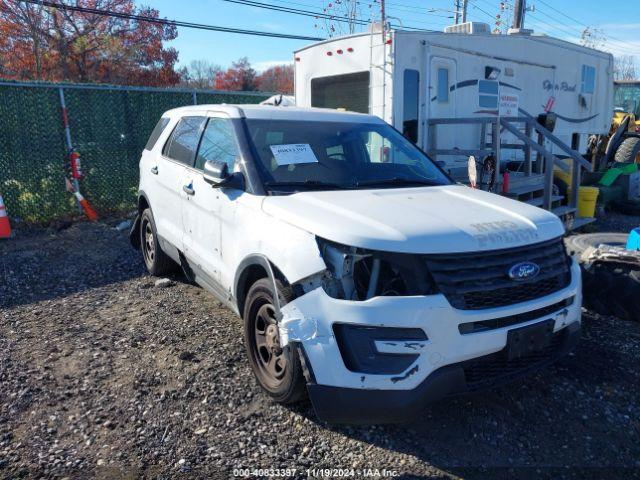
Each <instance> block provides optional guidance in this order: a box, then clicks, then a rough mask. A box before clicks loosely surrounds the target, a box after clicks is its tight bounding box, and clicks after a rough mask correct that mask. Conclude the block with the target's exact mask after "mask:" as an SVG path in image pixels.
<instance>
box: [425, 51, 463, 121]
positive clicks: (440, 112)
mask: <svg viewBox="0 0 640 480" xmlns="http://www.w3.org/2000/svg"><path fill="white" fill-rule="evenodd" d="M456 76H457V68H456V61H455V60H454V59H452V58H446V57H431V62H430V69H429V117H430V118H451V117H455V116H456V96H455V95H452V88H451V87H452V86H453V85H455V84H456V81H457V80H456Z"/></svg>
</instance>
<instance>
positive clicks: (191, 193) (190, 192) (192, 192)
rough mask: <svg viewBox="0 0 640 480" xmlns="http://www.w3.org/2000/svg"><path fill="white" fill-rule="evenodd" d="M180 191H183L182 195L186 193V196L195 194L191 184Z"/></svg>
mask: <svg viewBox="0 0 640 480" xmlns="http://www.w3.org/2000/svg"><path fill="white" fill-rule="evenodd" d="M182 190H184V193H186V194H187V195H193V194H195V193H196V191H195V190H194V189H193V187H192V186H191V184H189V185H183V186H182Z"/></svg>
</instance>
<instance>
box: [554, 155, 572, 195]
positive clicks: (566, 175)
mask: <svg viewBox="0 0 640 480" xmlns="http://www.w3.org/2000/svg"><path fill="white" fill-rule="evenodd" d="M558 161H559V162H562V163H563V164H564V165H566V166H567V167H569V171H568V172H565V171H564V170H562V169H560V167H558V166H557V165H554V167H553V176H554V177H555V178H558V179H560V180H562V181H563V182H564V183H566V184H567V187H569V188H571V184H572V183H573V177H572V174H571V172H572V171H573V163H571V161H570V160H567V159H564V158H563V159H558Z"/></svg>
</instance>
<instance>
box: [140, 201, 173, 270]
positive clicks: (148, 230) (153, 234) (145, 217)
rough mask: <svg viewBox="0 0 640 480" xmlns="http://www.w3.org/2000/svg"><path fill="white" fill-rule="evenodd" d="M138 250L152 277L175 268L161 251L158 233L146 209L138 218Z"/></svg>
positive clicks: (148, 209) (150, 214)
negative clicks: (140, 251)
mask: <svg viewBox="0 0 640 480" xmlns="http://www.w3.org/2000/svg"><path fill="white" fill-rule="evenodd" d="M140 249H141V250H142V258H144V264H145V266H146V267H147V270H148V271H149V273H150V274H151V275H153V276H156V277H157V276H160V275H164V274H165V273H168V272H170V271H171V270H173V268H174V267H175V263H174V262H173V260H171V258H170V257H169V256H168V255H167V254H166V253H164V251H162V248H161V247H160V242H159V241H158V232H157V230H156V224H155V221H154V220H153V214H152V213H151V209H150V208H147V209H146V210H145V211H144V212H142V216H141V217H140Z"/></svg>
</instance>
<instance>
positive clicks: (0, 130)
mask: <svg viewBox="0 0 640 480" xmlns="http://www.w3.org/2000/svg"><path fill="white" fill-rule="evenodd" d="M60 89H63V94H64V98H65V101H66V108H67V112H68V119H69V128H70V134H71V139H72V142H73V147H74V149H75V150H76V151H77V152H78V153H79V154H80V159H81V165H82V172H83V178H82V179H81V180H80V189H81V191H82V194H83V195H84V196H85V197H86V198H87V199H88V200H89V202H90V203H91V204H92V205H93V206H94V208H96V209H97V210H98V211H99V212H101V213H115V212H123V211H129V210H132V209H133V208H135V199H136V191H137V188H138V161H139V160H140V154H141V152H142V150H143V148H144V145H145V143H146V142H147V139H148V137H149V134H150V133H151V130H153V127H154V126H155V124H156V122H157V121H158V119H159V118H160V116H161V115H162V113H163V112H165V111H166V110H169V109H171V108H176V107H180V106H185V105H193V104H208V103H259V102H260V101H262V100H264V99H266V98H267V97H268V96H269V94H264V93H257V92H214V91H199V90H197V91H194V90H182V89H153V88H140V87H116V86H98V85H73V84H60V85H59V84H40V83H12V82H0V194H1V195H2V197H3V199H4V201H5V204H6V207H7V212H8V214H9V217H10V218H11V220H12V221H13V222H26V223H46V222H50V221H52V220H56V219H60V218H65V217H69V216H73V215H76V214H78V207H77V205H76V201H75V199H74V197H73V196H72V195H71V194H69V192H67V191H66V190H65V181H64V179H65V177H67V178H68V177H70V174H69V155H68V154H69V151H68V149H67V146H66V143H65V131H64V124H63V117H62V108H61V103H60Z"/></svg>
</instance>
